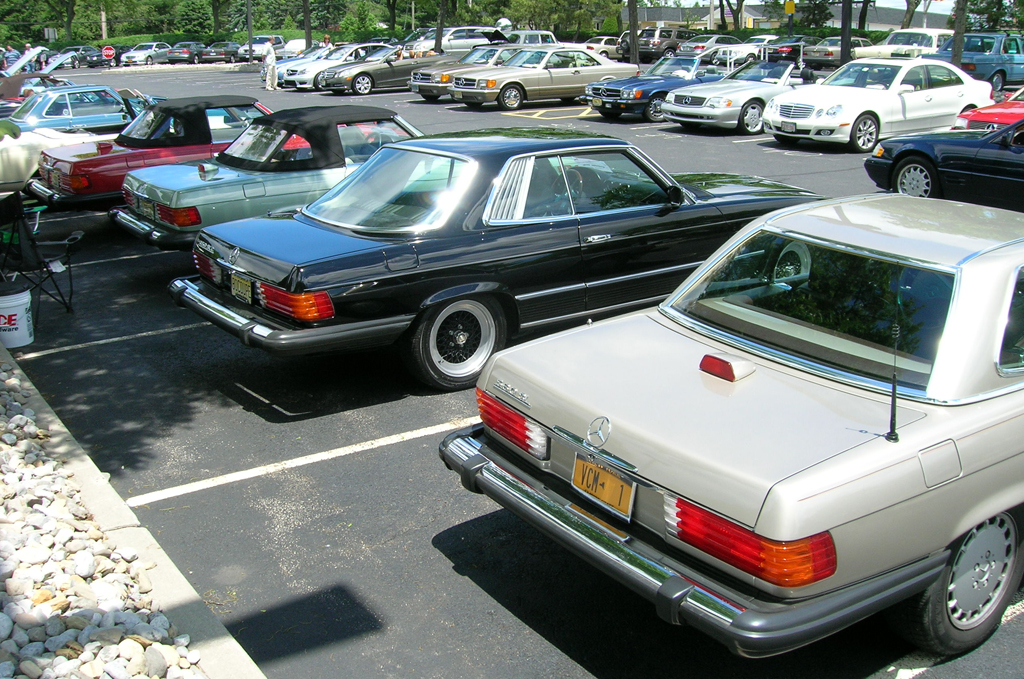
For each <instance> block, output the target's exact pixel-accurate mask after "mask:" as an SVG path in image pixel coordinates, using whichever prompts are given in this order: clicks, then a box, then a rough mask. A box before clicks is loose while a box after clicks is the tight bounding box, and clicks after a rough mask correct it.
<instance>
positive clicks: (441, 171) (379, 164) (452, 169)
mask: <svg viewBox="0 0 1024 679" xmlns="http://www.w3.org/2000/svg"><path fill="white" fill-rule="evenodd" d="M472 167H473V164H471V163H470V162H468V161H466V160H461V159H458V158H449V157H447V156H438V155H434V154H431V153H422V152H420V151H406V150H400V149H395V148H384V149H381V150H380V151H379V152H378V153H377V154H375V155H374V156H373V157H371V158H370V160H368V161H367V162H366V163H365V164H363V165H362V166H360V168H359V169H358V170H356V171H355V172H353V173H352V174H350V175H349V176H348V177H346V178H345V179H344V180H342V182H341V183H340V184H338V185H337V186H336V187H334V188H333V189H331V190H330V191H329V192H328V193H326V194H325V195H324V196H323V197H322V198H320V199H319V200H317V201H316V202H314V203H312V204H311V205H309V206H308V207H306V208H304V209H303V212H304V213H306V214H308V215H309V216H311V217H314V218H315V219H318V220H321V221H325V222H328V223H331V224H339V225H344V226H353V227H359V228H364V229H373V230H381V231H388V230H393V229H406V228H410V227H419V228H427V227H430V226H435V225H438V224H440V223H442V222H443V220H444V219H446V218H447V216H448V214H449V213H450V212H451V210H452V208H453V207H454V206H455V205H456V204H457V203H458V202H459V201H458V198H459V195H460V194H461V193H462V192H463V191H464V190H465V188H466V185H467V184H468V182H469V180H470V178H471V177H472V174H473V173H472V172H471V168H472Z"/></svg>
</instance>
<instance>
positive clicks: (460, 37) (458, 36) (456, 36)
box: [452, 28, 469, 40]
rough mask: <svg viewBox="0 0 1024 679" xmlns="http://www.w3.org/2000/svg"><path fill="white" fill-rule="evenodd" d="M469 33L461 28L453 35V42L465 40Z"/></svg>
mask: <svg viewBox="0 0 1024 679" xmlns="http://www.w3.org/2000/svg"><path fill="white" fill-rule="evenodd" d="M468 32H469V31H467V30H466V29H464V28H460V29H459V30H457V31H455V32H453V33H452V40H465V39H466V38H467V37H468V36H467V33H468Z"/></svg>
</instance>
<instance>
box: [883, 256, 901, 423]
mask: <svg viewBox="0 0 1024 679" xmlns="http://www.w3.org/2000/svg"><path fill="white" fill-rule="evenodd" d="M898 270H899V269H898V268H897V271H898ZM901 304H902V300H901V299H900V276H899V275H897V277H896V308H895V309H894V313H893V321H892V393H891V396H890V398H889V431H888V432H887V433H886V435H885V440H886V441H888V442H889V443H897V442H899V440H900V435H899V434H897V433H896V358H897V356H898V349H899V344H900V306H901Z"/></svg>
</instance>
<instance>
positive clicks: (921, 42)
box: [885, 33, 932, 47]
mask: <svg viewBox="0 0 1024 679" xmlns="http://www.w3.org/2000/svg"><path fill="white" fill-rule="evenodd" d="M885 44H886V45H911V46H914V47H931V46H932V38H931V36H930V35H928V34H927V33H892V34H890V35H889V37H888V38H886V39H885Z"/></svg>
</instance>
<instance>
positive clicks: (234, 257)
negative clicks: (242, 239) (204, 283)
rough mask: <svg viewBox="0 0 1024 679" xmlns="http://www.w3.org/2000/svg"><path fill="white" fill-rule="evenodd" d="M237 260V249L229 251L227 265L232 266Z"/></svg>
mask: <svg viewBox="0 0 1024 679" xmlns="http://www.w3.org/2000/svg"><path fill="white" fill-rule="evenodd" d="M237 259H238V248H235V249H234V250H232V251H231V254H230V255H228V263H229V264H234V263H235V260H237Z"/></svg>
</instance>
